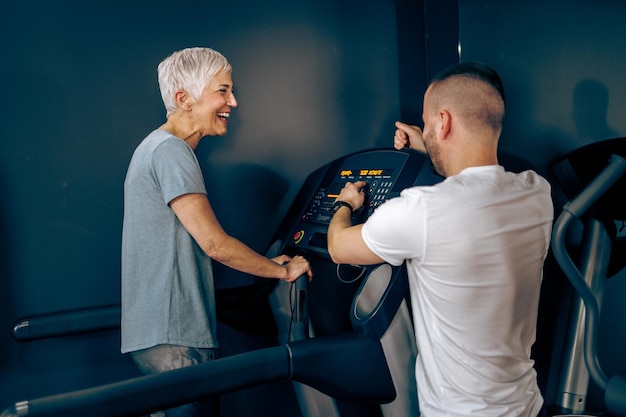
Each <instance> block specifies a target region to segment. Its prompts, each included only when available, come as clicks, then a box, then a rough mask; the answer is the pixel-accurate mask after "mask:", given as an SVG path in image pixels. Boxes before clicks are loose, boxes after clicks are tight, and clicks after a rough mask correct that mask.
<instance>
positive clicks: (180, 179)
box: [152, 138, 206, 204]
mask: <svg viewBox="0 0 626 417" xmlns="http://www.w3.org/2000/svg"><path fill="white" fill-rule="evenodd" d="M152 163H153V174H154V176H155V181H157V183H158V184H159V188H160V189H161V193H162V195H163V201H164V202H165V204H169V203H170V202H171V201H172V200H173V199H175V198H176V197H180V196H181V195H184V194H192V193H200V194H206V187H205V185H204V179H203V177H202V173H201V170H200V164H199V163H198V159H197V158H196V155H195V154H194V152H193V150H192V149H191V148H190V147H189V146H188V145H187V144H186V143H184V142H182V141H181V140H179V139H175V138H171V139H169V140H166V141H164V142H162V143H161V144H160V145H159V146H158V147H157V148H156V149H155V150H154V153H153V159H152Z"/></svg>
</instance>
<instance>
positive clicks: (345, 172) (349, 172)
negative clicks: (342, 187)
mask: <svg viewBox="0 0 626 417" xmlns="http://www.w3.org/2000/svg"><path fill="white" fill-rule="evenodd" d="M350 175H352V170H351V169H344V170H342V171H341V176H342V177H349V176H350Z"/></svg>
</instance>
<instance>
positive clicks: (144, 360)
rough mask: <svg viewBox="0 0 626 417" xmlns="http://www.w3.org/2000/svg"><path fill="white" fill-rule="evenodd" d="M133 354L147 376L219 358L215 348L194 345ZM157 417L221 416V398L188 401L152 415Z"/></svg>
mask: <svg viewBox="0 0 626 417" xmlns="http://www.w3.org/2000/svg"><path fill="white" fill-rule="evenodd" d="M131 356H132V357H133V360H134V361H135V363H136V364H137V366H138V367H139V370H140V371H141V372H142V373H143V374H144V375H149V374H155V373H159V372H165V371H170V370H172V369H178V368H184V367H187V366H191V365H197V364H199V363H202V362H208V361H211V360H214V359H215V349H201V348H191V347H186V346H177V345H158V346H155V347H153V348H149V349H144V350H139V351H136V352H132V353H131ZM151 415H152V416H153V417H163V416H167V417H218V416H219V415H220V403H219V397H211V398H207V399H205V400H202V401H200V402H195V403H190V404H185V405H182V406H180V407H175V408H170V409H168V410H165V411H160V412H158V413H155V414H151Z"/></svg>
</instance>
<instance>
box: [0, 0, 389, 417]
mask: <svg viewBox="0 0 626 417" xmlns="http://www.w3.org/2000/svg"><path fill="white" fill-rule="evenodd" d="M2 9H3V10H2V14H1V16H0V39H2V41H1V42H2V51H3V58H2V65H1V66H0V79H1V80H2V90H3V93H4V100H3V103H2V112H0V120H1V125H2V127H3V129H2V143H3V150H2V152H1V153H0V192H1V193H2V202H3V204H2V205H1V206H0V242H1V249H2V250H1V251H0V409H4V408H5V407H7V406H8V405H9V404H12V403H14V402H15V401H19V400H23V399H28V398H33V397H38V396H42V395H49V394H54V393H58V392H63V391H67V390H73V389H78V388H84V387H88V386H92V385H96V384H101V383H105V382H109V381H114V380H118V379H122V378H124V377H128V376H132V375H135V373H134V370H133V368H132V367H131V366H129V362H127V361H126V360H125V359H123V358H121V355H120V354H119V340H118V335H117V332H115V331H112V332H108V333H107V332H105V333H103V334H96V335H91V336H81V337H72V338H69V339H68V338H66V339H62V340H57V339H55V340H46V341H40V342H32V343H29V344H19V343H17V342H15V341H13V340H12V339H11V337H10V336H9V327H10V324H11V323H12V321H13V320H15V319H17V318H18V317H23V316H30V315H35V314H40V313H47V312H55V311H60V310H67V309H73V308H80V307H89V306H98V305H107V304H116V303H118V302H119V251H120V232H121V216H122V204H123V201H122V184H123V180H124V175H125V171H126V167H127V163H128V161H129V159H130V156H131V153H132V151H133V150H134V148H135V147H136V145H137V144H138V143H139V142H140V141H141V139H142V138H143V137H144V136H145V135H146V134H147V133H148V132H149V131H150V130H152V129H154V128H156V127H157V126H159V125H160V124H161V123H162V122H163V121H164V115H165V112H164V109H163V106H162V103H161V101H160V95H159V92H158V86H157V82H156V66H157V64H158V62H159V61H160V60H161V59H163V58H164V57H165V56H167V55H168V54H169V53H171V52H172V51H174V50H177V49H180V48H184V47H188V46H210V47H214V48H215V49H218V50H220V51H221V52H222V53H224V54H225V55H226V56H227V57H228V58H229V60H230V61H231V63H232V64H233V67H234V74H233V77H234V82H235V88H236V94H237V98H238V100H239V107H238V108H237V109H236V110H235V111H234V112H233V117H232V118H231V122H230V129H229V133H228V135H227V136H225V137H220V138H206V139H205V140H204V141H203V143H201V145H200V146H199V148H198V155H199V157H200V160H201V164H202V165H203V169H204V173H205V175H206V177H207V184H208V187H209V193H210V194H209V197H210V198H211V200H212V202H213V204H214V206H215V210H216V212H217V214H218V216H219V218H220V219H221V222H222V224H223V226H224V227H225V229H226V230H227V231H229V232H230V233H231V234H233V235H235V236H236V237H239V238H240V239H241V240H243V241H245V242H246V243H248V244H249V245H251V246H252V247H254V248H255V249H257V250H259V251H263V250H265V249H266V245H267V244H268V243H269V241H270V239H271V237H272V233H273V232H274V230H275V228H276V227H277V226H278V223H279V221H280V219H281V218H282V216H283V214H284V213H285V211H286V210H287V209H288V207H289V205H290V203H291V201H292V199H293V198H294V197H295V194H296V192H297V191H298V189H299V187H300V185H301V183H302V181H303V180H304V178H305V177H306V176H307V175H308V174H309V173H310V172H312V171H313V170H314V169H316V168H318V167H319V166H321V165H323V164H325V163H327V162H329V161H330V160H332V159H334V158H336V157H338V156H341V155H343V154H346V153H348V152H352V151H356V150H360V149H365V148H369V147H375V146H390V145H391V143H392V142H391V140H392V139H391V138H392V135H393V122H394V120H396V119H397V118H399V117H400V104H399V85H398V75H397V74H398V59H399V58H398V51H397V33H396V13H395V2H394V1H391V0H368V1H358V2H356V1H342V2H336V1H331V0H328V1H298V2H293V1H280V0H275V1H270V2H255V1H245V0H234V1H230V2H226V3H225V2H212V1H185V0H183V1H179V2H171V1H154V2H139V1H107V2H104V1H102V2H99V1H98V2H84V1H73V0H62V1H59V2H48V1H43V0H33V1H26V2H18V1H9V2H4V3H3V6H2ZM237 279H238V277H236V276H234V277H233V276H230V275H229V274H228V273H224V274H223V275H222V278H221V281H220V283H219V285H222V286H230V285H235V284H237V282H236V280H237ZM231 281H232V282H231Z"/></svg>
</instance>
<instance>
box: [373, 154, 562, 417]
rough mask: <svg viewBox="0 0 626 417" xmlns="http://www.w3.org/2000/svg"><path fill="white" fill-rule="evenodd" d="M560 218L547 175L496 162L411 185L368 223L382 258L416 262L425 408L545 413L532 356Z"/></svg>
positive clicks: (412, 277) (451, 412) (412, 275)
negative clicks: (543, 286) (555, 216)
mask: <svg viewBox="0 0 626 417" xmlns="http://www.w3.org/2000/svg"><path fill="white" fill-rule="evenodd" d="M552 216H553V211H552V202H551V199H550V187H549V185H548V183H547V182H546V181H545V180H543V179H542V178H541V177H539V176H538V175H536V174H535V173H533V172H530V171H527V172H525V173H522V174H512V173H506V172H504V170H503V169H502V168H501V167H498V166H486V167H476V168H468V169H466V170H464V171H463V172H461V173H460V174H459V175H455V176H452V177H450V178H448V179H446V180H445V181H444V182H443V183H440V184H438V185H436V186H433V187H416V188H413V189H409V190H406V191H404V192H403V194H402V197H401V198H398V199H396V200H393V201H390V202H389V203H388V204H386V205H383V206H381V207H380V208H379V210H378V211H377V212H376V213H375V214H374V216H372V218H370V220H369V221H368V222H367V224H366V225H365V226H364V228H363V238H364V240H365V242H366V243H367V245H368V246H369V247H370V249H372V250H373V251H374V252H375V253H377V254H378V255H379V256H380V257H381V258H383V259H385V260H386V261H388V262H390V263H393V264H399V263H401V262H402V260H404V259H406V260H407V267H408V271H409V281H410V288H411V297H412V307H413V314H414V320H415V328H416V338H417V343H418V347H419V357H418V364H417V367H416V374H417V381H418V390H419V391H420V409H421V411H422V414H423V415H425V416H436V415H447V416H466V415H481V416H491V415H494V416H503V415H511V416H518V415H528V416H534V415H536V414H537V413H538V411H539V407H540V406H541V395H540V393H539V391H538V388H537V384H536V374H535V372H534V370H533V362H532V361H531V360H530V359H529V355H530V348H531V346H532V344H533V342H534V339H535V329H536V318H537V305H538V300H539V290H540V285H541V271H542V267H543V261H544V259H545V256H546V253H547V250H548V246H549V238H550V230H551V225H552ZM390 235H395V239H390V238H391V236H390ZM390 241H393V242H394V243H393V247H390V245H389V242H390Z"/></svg>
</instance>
